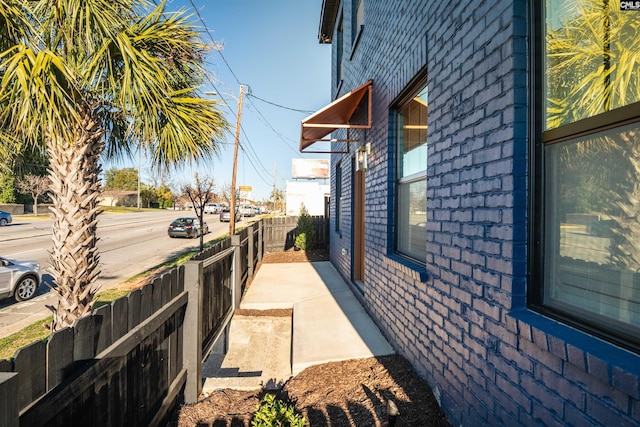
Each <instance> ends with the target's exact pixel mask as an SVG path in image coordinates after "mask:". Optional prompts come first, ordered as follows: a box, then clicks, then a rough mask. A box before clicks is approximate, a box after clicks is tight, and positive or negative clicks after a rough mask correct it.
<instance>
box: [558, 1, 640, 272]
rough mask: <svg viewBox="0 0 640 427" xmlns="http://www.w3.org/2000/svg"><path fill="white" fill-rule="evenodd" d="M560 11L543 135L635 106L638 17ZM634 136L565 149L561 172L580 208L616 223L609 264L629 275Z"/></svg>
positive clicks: (599, 4)
mask: <svg viewBox="0 0 640 427" xmlns="http://www.w3.org/2000/svg"><path fill="white" fill-rule="evenodd" d="M566 4H567V5H568V6H567V9H566V10H565V11H566V17H565V18H563V20H558V21H556V22H555V23H554V25H552V26H550V27H548V28H547V36H546V45H547V58H548V60H549V64H548V84H547V87H548V88H549V98H548V99H547V122H546V125H547V128H548V129H553V128H556V127H559V126H563V125H565V124H569V123H572V122H575V121H578V120H581V119H585V118H589V117H593V116H596V115H598V114H601V113H605V112H607V111H611V110H613V109H616V108H620V107H624V106H627V105H630V104H632V103H634V102H638V101H640V37H638V34H640V20H638V19H637V16H636V14H633V13H628V12H626V11H621V10H619V4H618V3H614V2H612V1H610V0H599V1H593V0H578V1H576V2H572V3H566ZM551 27H553V28H551ZM637 129H638V128H637V125H635V126H631V127H630V126H627V127H622V128H618V129H616V130H615V131H609V132H605V133H601V134H599V135H591V136H589V137H586V138H584V139H583V140H582V141H581V142H579V143H577V144H573V145H570V146H567V147H566V148H565V151H564V155H563V157H562V160H563V167H561V168H560V172H559V173H560V174H561V176H560V178H559V182H564V183H569V182H571V180H572V179H573V180H574V181H575V180H576V179H577V180H581V181H582V183H583V184H584V185H585V188H586V189H587V191H586V193H588V195H589V196H591V198H592V200H589V201H588V203H587V204H586V205H585V206H584V208H585V209H587V210H595V211H600V210H601V209H602V210H606V211H607V212H606V213H607V214H608V215H610V217H611V219H613V220H614V221H615V224H616V226H615V227H614V229H613V230H612V232H613V235H614V238H612V239H611V248H610V262H611V263H612V264H614V265H616V266H618V267H620V268H628V269H630V270H634V271H640V257H639V256H638V255H637V254H639V253H640V222H638V218H639V217H640V185H639V184H638V183H639V182H640V132H638V130H637ZM567 188H568V189H571V190H573V191H571V193H572V194H566V195H563V197H564V199H565V200H567V199H568V198H575V197H576V195H577V193H580V191H579V189H578V191H576V187H573V188H571V187H570V186H567ZM583 201H584V200H583ZM567 205H570V204H567ZM588 205H590V206H588ZM589 208H590V209H589Z"/></svg>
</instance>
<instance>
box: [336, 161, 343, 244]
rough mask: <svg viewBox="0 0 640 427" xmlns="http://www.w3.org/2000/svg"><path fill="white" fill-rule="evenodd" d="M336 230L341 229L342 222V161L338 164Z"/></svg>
mask: <svg viewBox="0 0 640 427" xmlns="http://www.w3.org/2000/svg"><path fill="white" fill-rule="evenodd" d="M335 218H336V231H337V232H339V231H340V227H341V223H342V162H339V163H338V164H336V212H335Z"/></svg>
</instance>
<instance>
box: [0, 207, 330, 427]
mask: <svg viewBox="0 0 640 427" xmlns="http://www.w3.org/2000/svg"><path fill="white" fill-rule="evenodd" d="M314 224H315V226H316V236H319V238H318V237H317V238H316V242H324V243H320V245H322V244H328V240H326V238H325V237H323V236H325V235H326V233H325V232H323V231H322V230H324V229H326V224H327V222H326V221H325V220H324V219H323V218H317V217H314ZM296 227H297V218H282V219H281V218H273V219H264V220H260V221H259V222H256V223H254V224H252V225H250V226H248V227H247V228H245V229H243V230H241V231H240V232H239V233H237V234H236V235H234V236H231V237H230V238H227V239H224V240H222V241H221V242H218V243H217V244H216V245H214V246H213V247H212V248H209V249H208V250H207V251H204V252H202V253H200V254H198V255H196V256H194V257H193V258H192V261H189V263H187V265H185V266H181V267H178V268H175V269H173V270H171V271H170V272H168V273H166V274H164V275H163V276H162V277H160V278H157V279H156V280H154V281H153V283H150V284H148V285H146V286H144V287H142V288H140V289H136V290H134V291H132V292H130V293H129V294H128V295H127V296H126V297H123V298H119V299H117V300H115V301H113V302H112V303H111V304H108V305H104V306H102V307H99V308H96V309H95V310H94V312H93V313H92V315H91V316H87V317H83V318H81V319H78V321H77V322H76V323H75V324H74V326H73V327H72V328H67V329H63V330H61V331H57V332H55V333H53V334H52V335H51V336H50V337H49V338H48V339H47V340H46V341H37V342H34V343H32V344H31V345H28V346H25V347H23V348H21V349H20V350H18V351H17V352H16V353H15V355H14V357H13V358H12V359H10V360H0V425H1V426H5V425H6V426H10V427H14V426H18V425H23V426H30V427H31V426H43V425H47V426H49V425H51V426H67V425H91V426H109V427H111V426H114V427H115V426H126V425H131V426H139V425H153V426H156V425H161V424H162V423H164V422H165V420H166V416H167V414H168V413H169V412H170V411H171V410H172V409H173V408H174V407H175V406H176V404H178V403H180V402H181V401H182V400H183V399H185V400H187V401H188V402H193V401H195V400H196V399H197V397H198V395H199V393H200V391H201V387H202V381H201V370H202V360H203V359H204V358H205V357H206V355H207V353H208V351H209V350H210V348H211V347H212V346H213V344H214V343H215V341H216V340H217V339H218V338H219V337H220V336H221V334H222V331H223V330H224V329H225V328H226V326H227V324H228V322H229V320H230V318H231V316H232V315H233V312H234V310H235V309H236V308H237V306H238V304H239V301H240V297H241V296H242V292H243V290H244V289H245V287H246V284H247V282H248V281H249V280H250V279H251V277H252V276H253V274H255V271H256V268H257V266H258V263H259V262H260V261H261V260H262V255H263V253H264V252H265V251H273V250H284V249H286V248H287V245H289V244H291V245H292V242H293V239H294V238H295V228H296ZM291 247H292V246H291ZM187 269H189V271H187ZM187 286H188V287H187ZM191 349H195V350H196V351H191ZM15 373H17V375H16V374H15ZM18 415H19V416H18Z"/></svg>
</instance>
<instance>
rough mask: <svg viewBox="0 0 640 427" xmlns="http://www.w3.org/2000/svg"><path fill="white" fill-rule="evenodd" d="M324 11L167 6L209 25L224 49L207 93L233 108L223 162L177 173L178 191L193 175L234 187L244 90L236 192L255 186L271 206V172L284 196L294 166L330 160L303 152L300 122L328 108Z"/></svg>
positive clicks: (265, 2) (242, 2) (272, 0)
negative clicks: (240, 100)
mask: <svg viewBox="0 0 640 427" xmlns="http://www.w3.org/2000/svg"><path fill="white" fill-rule="evenodd" d="M321 4H322V0H169V1H168V8H169V9H179V8H186V9H187V10H189V11H190V12H191V13H193V15H194V16H193V21H194V22H195V23H196V24H197V25H198V26H199V27H203V26H204V25H206V29H208V31H209V33H210V34H211V36H212V38H213V40H214V41H215V43H217V44H218V45H220V46H222V51H221V52H217V51H215V50H212V51H210V54H209V56H208V58H207V69H208V71H209V78H210V79H211V81H212V82H213V84H208V85H207V86H206V87H205V88H203V89H204V91H215V92H221V93H223V95H222V96H223V97H224V98H225V100H226V102H227V104H228V106H224V109H223V111H224V112H225V113H226V115H227V120H228V121H229V122H230V123H231V131H230V132H229V134H228V135H227V136H226V138H225V141H224V146H223V148H222V152H221V154H220V156H219V157H218V158H216V159H214V160H212V161H209V162H207V163H203V164H200V165H196V166H193V167H189V168H185V169H183V170H180V171H177V172H172V173H171V176H170V181H171V183H172V184H173V186H174V187H177V188H179V187H180V185H181V184H183V183H185V182H192V180H193V175H194V173H195V172H199V173H200V175H201V176H209V177H211V178H213V179H214V181H215V183H216V185H217V186H218V187H221V186H223V185H225V184H226V185H229V184H230V183H231V175H232V164H233V141H234V130H235V123H236V113H237V101H236V99H237V97H238V94H239V89H240V84H241V83H242V84H244V85H247V86H248V87H249V88H250V90H251V93H252V94H253V95H254V96H255V97H252V96H248V97H245V99H244V106H243V110H242V126H241V128H242V132H241V135H240V145H241V147H242V149H241V150H240V152H239V155H238V171H237V185H238V186H240V185H243V186H251V187H252V189H253V191H252V198H253V199H254V200H257V201H261V200H264V199H268V198H269V196H270V194H271V192H272V191H273V185H274V166H275V168H276V169H277V180H276V183H277V186H278V188H279V189H280V190H282V191H284V183H285V181H286V180H290V179H291V160H292V159H293V158H327V156H326V155H313V154H304V155H303V154H301V153H299V151H298V145H299V139H300V122H301V120H302V119H304V118H305V117H307V116H308V115H309V114H311V113H312V112H315V111H316V110H318V109H320V108H322V107H324V106H325V105H326V104H328V103H329V102H331V99H330V97H331V90H330V81H331V68H330V65H331V60H330V55H331V48H330V45H322V44H320V43H318V27H319V23H320V8H321ZM194 5H195V7H196V8H197V12H198V13H196V12H195V10H194V7H193V6H194ZM200 19H202V21H204V25H203V23H202V21H201V20H200ZM203 29H204V28H203ZM212 38H211V37H210V36H209V35H208V34H206V33H203V40H204V41H205V42H207V43H211V44H213V43H214V42H213V41H212ZM226 94H230V95H226ZM234 97H235V98H234ZM256 97H257V98H261V99H262V100H265V101H268V103H267V102H264V101H262V100H259V99H257V98H256ZM269 103H273V104H278V105H281V106H284V107H287V108H289V109H286V108H280V107H276V106H273V105H271V104H269ZM291 109H294V110H304V111H305V112H297V111H292V110H291ZM132 164H133V166H134V167H136V166H137V159H134V160H133V161H132V162H131V164H123V163H122V162H121V163H118V164H115V165H112V164H108V165H105V169H108V168H109V167H130V166H132ZM141 169H142V181H143V182H149V179H148V178H147V176H148V173H146V172H145V170H148V165H145V160H144V158H143V159H142V166H141ZM146 178H147V179H146Z"/></svg>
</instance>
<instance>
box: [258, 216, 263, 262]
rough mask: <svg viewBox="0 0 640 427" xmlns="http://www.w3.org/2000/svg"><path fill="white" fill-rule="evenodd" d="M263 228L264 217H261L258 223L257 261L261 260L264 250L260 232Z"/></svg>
mask: <svg viewBox="0 0 640 427" xmlns="http://www.w3.org/2000/svg"><path fill="white" fill-rule="evenodd" d="M263 230H264V219H261V220H260V222H259V223H258V262H262V255H263V252H264V244H263V242H262V232H263Z"/></svg>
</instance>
